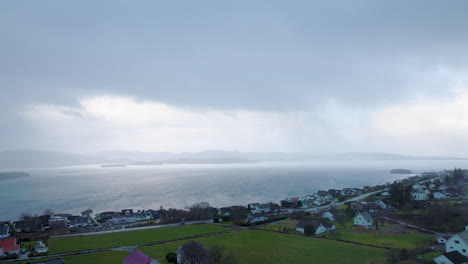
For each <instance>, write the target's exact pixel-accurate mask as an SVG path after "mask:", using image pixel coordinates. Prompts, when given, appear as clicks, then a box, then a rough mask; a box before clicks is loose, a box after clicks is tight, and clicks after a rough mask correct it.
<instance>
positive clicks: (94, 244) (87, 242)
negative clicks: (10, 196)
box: [48, 225, 228, 254]
mask: <svg viewBox="0 0 468 264" xmlns="http://www.w3.org/2000/svg"><path fill="white" fill-rule="evenodd" d="M225 230H228V228H226V227H221V226H217V225H188V226H177V227H166V228H156V229H147V230H139V231H131V232H130V231H129V232H120V233H113V234H104V235H94V236H83V237H67V238H56V239H50V240H49V242H48V245H49V249H50V254H56V253H62V252H71V251H81V250H87V249H98V248H109V247H119V246H129V245H136V244H141V243H149V242H155V241H162V240H171V239H177V238H183V237H187V236H194V235H201V234H207V233H215V232H220V231H225Z"/></svg>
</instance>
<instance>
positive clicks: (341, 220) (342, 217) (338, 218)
mask: <svg viewBox="0 0 468 264" xmlns="http://www.w3.org/2000/svg"><path fill="white" fill-rule="evenodd" d="M335 218H336V222H337V223H338V224H340V225H341V226H342V227H343V228H345V227H346V222H347V221H348V219H346V215H344V214H339V215H337V216H336V217H335Z"/></svg>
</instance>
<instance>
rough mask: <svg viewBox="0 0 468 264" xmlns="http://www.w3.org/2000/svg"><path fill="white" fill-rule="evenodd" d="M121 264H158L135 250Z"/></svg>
mask: <svg viewBox="0 0 468 264" xmlns="http://www.w3.org/2000/svg"><path fill="white" fill-rule="evenodd" d="M123 264H159V262H157V261H156V260H154V259H152V258H151V257H149V256H147V255H145V254H144V253H143V252H141V251H139V250H138V249H135V250H133V251H132V253H130V255H129V256H128V257H127V258H126V259H124V261H123Z"/></svg>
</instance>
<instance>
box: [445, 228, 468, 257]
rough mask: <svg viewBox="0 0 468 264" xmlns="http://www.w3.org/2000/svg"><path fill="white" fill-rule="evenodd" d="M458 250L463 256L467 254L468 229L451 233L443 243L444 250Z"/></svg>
mask: <svg viewBox="0 0 468 264" xmlns="http://www.w3.org/2000/svg"><path fill="white" fill-rule="evenodd" d="M452 251H458V252H460V254H462V255H463V256H465V257H466V256H468V231H463V232H461V233H458V234H455V235H453V236H452V237H451V238H449V239H447V242H446V243H445V252H447V253H448V252H452Z"/></svg>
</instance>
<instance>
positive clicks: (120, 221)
mask: <svg viewBox="0 0 468 264" xmlns="http://www.w3.org/2000/svg"><path fill="white" fill-rule="evenodd" d="M136 221H137V219H136V218H135V217H130V216H128V217H127V216H117V217H113V218H112V219H109V220H107V221H106V222H107V223H111V224H130V223H135V222H136Z"/></svg>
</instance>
